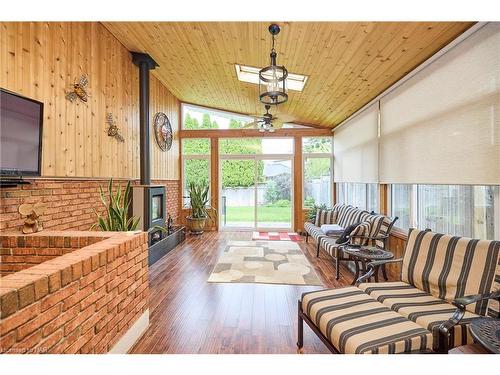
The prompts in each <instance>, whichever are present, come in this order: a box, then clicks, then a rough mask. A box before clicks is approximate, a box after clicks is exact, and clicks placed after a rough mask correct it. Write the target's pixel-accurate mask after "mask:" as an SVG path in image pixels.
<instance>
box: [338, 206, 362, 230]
mask: <svg viewBox="0 0 500 375" xmlns="http://www.w3.org/2000/svg"><path fill="white" fill-rule="evenodd" d="M359 211H360V210H358V209H357V208H356V207H353V206H348V205H343V206H340V207H339V209H338V214H337V224H338V225H340V226H341V227H344V228H347V227H348V226H349V224H351V223H353V222H355V220H356V219H357V217H358V216H359Z"/></svg>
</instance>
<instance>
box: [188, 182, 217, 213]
mask: <svg viewBox="0 0 500 375" xmlns="http://www.w3.org/2000/svg"><path fill="white" fill-rule="evenodd" d="M208 190H209V186H208V184H207V183H204V182H201V183H195V182H194V181H191V182H190V183H189V186H188V194H189V201H190V203H191V218H193V219H206V218H210V219H212V216H211V213H210V212H211V211H213V212H214V211H215V209H214V208H213V207H212V206H210V205H209V204H208V202H209V201H210V197H209V194H208Z"/></svg>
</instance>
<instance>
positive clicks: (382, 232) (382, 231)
mask: <svg viewBox="0 0 500 375" xmlns="http://www.w3.org/2000/svg"><path fill="white" fill-rule="evenodd" d="M368 220H369V221H370V222H371V227H370V237H381V236H386V235H387V234H389V227H390V226H391V219H390V218H388V217H387V216H385V215H370V217H369V219H368ZM375 246H377V247H378V248H380V249H383V248H384V241H383V240H376V241H375Z"/></svg>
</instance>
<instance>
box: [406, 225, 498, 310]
mask: <svg viewBox="0 0 500 375" xmlns="http://www.w3.org/2000/svg"><path fill="white" fill-rule="evenodd" d="M499 252H500V242H499V241H486V240H474V239H470V238H466V237H454V236H450V235H443V234H440V233H434V232H431V231H422V230H417V229H410V232H409V234H408V240H407V244H406V249H405V254H404V257H403V265H402V276H401V280H402V281H404V282H406V283H408V284H411V285H413V286H415V287H417V288H418V289H420V290H422V291H424V292H427V293H429V294H431V295H433V296H434V297H436V298H439V299H444V300H446V301H448V302H451V301H453V300H454V299H456V298H458V297H463V296H467V295H472V294H481V293H489V292H491V291H492V290H493V280H494V277H495V274H497V273H499V272H498V270H497V268H498V266H497V265H498V257H499ZM487 306H488V301H480V302H477V303H473V304H470V305H467V307H466V308H467V310H468V311H470V312H473V313H476V314H479V315H485V314H486V310H487Z"/></svg>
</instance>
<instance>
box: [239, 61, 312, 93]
mask: <svg viewBox="0 0 500 375" xmlns="http://www.w3.org/2000/svg"><path fill="white" fill-rule="evenodd" d="M234 67H235V68H236V75H237V76H238V80H240V81H242V82H248V83H255V84H256V85H258V84H259V71H260V69H261V68H255V67H253V66H245V65H238V64H235V65H234ZM264 77H266V78H272V76H271V73H269V74H265V75H264ZM307 78H308V77H307V76H303V75H301V74H294V73H288V77H287V79H286V87H287V89H288V90H294V91H302V90H303V89H304V86H305V84H306V82H307Z"/></svg>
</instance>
